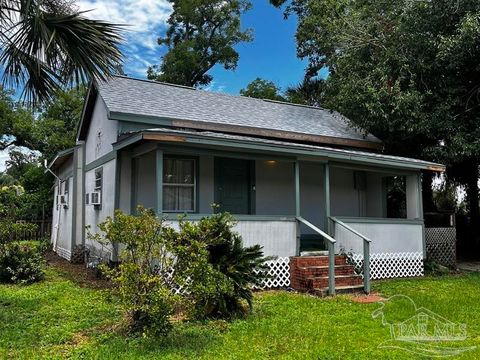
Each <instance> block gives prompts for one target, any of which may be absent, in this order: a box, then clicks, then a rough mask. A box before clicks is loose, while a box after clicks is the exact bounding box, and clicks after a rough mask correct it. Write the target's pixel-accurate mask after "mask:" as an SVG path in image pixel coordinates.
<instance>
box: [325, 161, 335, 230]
mask: <svg viewBox="0 0 480 360" xmlns="http://www.w3.org/2000/svg"><path fill="white" fill-rule="evenodd" d="M323 191H324V198H325V202H324V206H325V220H324V227H325V228H326V230H327V233H328V234H329V235H333V232H332V231H333V230H332V226H331V224H330V214H331V207H330V165H329V164H328V163H326V164H325V165H324V167H323Z"/></svg>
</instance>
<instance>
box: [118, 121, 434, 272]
mask: <svg viewBox="0 0 480 360" xmlns="http://www.w3.org/2000/svg"><path fill="white" fill-rule="evenodd" d="M115 147H116V151H117V161H118V163H119V165H120V166H118V167H117V176H118V182H117V186H118V194H117V197H118V199H117V202H118V206H117V207H118V208H120V209H122V210H123V211H126V212H131V213H133V212H134V211H135V208H136V206H137V205H143V206H145V207H148V208H153V209H155V211H156V213H157V214H158V215H159V216H162V217H166V218H167V219H168V220H169V221H170V222H171V223H172V225H173V226H176V224H177V222H178V220H177V216H178V215H179V214H186V217H187V219H190V220H198V219H200V218H201V217H203V216H205V215H209V214H212V212H214V211H228V212H230V213H232V214H233V215H234V216H235V218H236V219H237V220H238V224H237V230H238V232H239V233H240V234H241V235H242V237H243V240H244V244H245V245H253V244H260V245H262V246H263V248H264V253H265V255H267V256H278V257H279V259H282V258H283V259H284V258H288V257H290V256H298V255H300V254H302V253H304V252H308V251H316V250H322V249H328V250H330V253H331V255H332V256H333V254H334V253H335V254H339V253H342V254H351V256H352V258H353V259H357V260H358V261H359V263H365V261H363V259H364V257H365V256H369V257H372V256H380V255H376V254H387V256H390V257H391V256H395V254H397V255H398V256H402V254H407V253H408V254H414V255H413V256H415V257H416V258H418V259H420V262H421V260H422V259H423V257H424V254H425V245H424V230H423V219H422V213H423V211H422V200H421V172H420V170H421V169H422V168H427V166H433V165H428V164H429V163H423V162H418V163H415V162H412V161H410V159H403V158H396V157H389V156H385V155H378V154H374V153H366V152H359V151H353V150H343V149H331V148H324V147H320V146H311V145H303V144H291V143H284V142H279V141H275V140H263V139H262V140H259V139H256V138H248V137H243V136H233V135H226V134H218V133H208V134H205V133H197V132H187V131H178V130H170V129H168V130H167V129H162V130H157V131H144V132H142V133H139V134H134V135H132V136H129V137H127V138H126V139H123V140H121V141H119V142H118V143H117V144H115ZM432 170H433V169H432ZM394 194H397V196H395V197H394V196H393V195H394ZM398 195H399V196H398ZM212 204H216V206H217V207H215V208H212ZM367 240H368V241H367ZM366 247H367V248H366ZM392 254H394V255H392ZM408 256H412V255H408ZM422 271H423V268H422ZM418 275H420V273H418Z"/></svg>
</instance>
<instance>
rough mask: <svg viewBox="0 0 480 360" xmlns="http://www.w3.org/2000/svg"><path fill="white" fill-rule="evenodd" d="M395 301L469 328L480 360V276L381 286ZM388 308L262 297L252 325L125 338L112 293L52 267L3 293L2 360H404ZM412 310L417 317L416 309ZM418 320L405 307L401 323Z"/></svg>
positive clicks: (344, 300) (193, 327)
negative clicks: (382, 315)
mask: <svg viewBox="0 0 480 360" xmlns="http://www.w3.org/2000/svg"><path fill="white" fill-rule="evenodd" d="M373 285H374V290H376V291H379V292H380V293H381V294H383V295H384V296H386V297H388V296H391V295H395V294H404V295H408V296H410V297H411V298H412V299H413V300H414V301H415V302H416V304H417V305H418V306H425V307H426V308H428V309H430V310H431V311H433V312H435V313H438V314H439V315H441V316H444V317H445V318H448V319H449V320H451V321H454V322H458V323H466V324H467V332H468V338H467V340H465V341H464V342H461V344H458V346H477V345H478V346H479V348H478V349H475V350H473V351H468V352H464V353H463V354H461V355H460V357H458V358H461V359H475V358H479V357H480V301H478V299H480V275H478V274H464V275H450V276H442V277H436V278H429V277H426V278H419V279H404V280H389V281H380V282H374V284H373ZM378 307H379V304H378V303H373V304H361V303H357V302H354V301H352V298H351V297H349V296H337V297H335V298H324V299H320V298H315V297H311V296H308V295H301V294H293V293H287V292H280V291H279V292H273V291H272V292H264V293H258V294H257V295H256V297H255V310H254V313H253V314H252V315H250V316H249V317H248V318H247V319H246V320H237V321H233V322H231V323H227V322H223V321H210V322H203V323H200V322H195V323H183V324H177V325H175V328H174V331H173V333H172V334H171V335H169V336H168V337H166V338H163V339H158V338H157V339H151V338H128V337H125V336H124V335H121V334H120V333H119V332H118V331H115V329H114V325H115V324H116V323H118V321H119V320H120V319H121V313H120V311H119V309H118V307H117V306H116V304H115V302H114V301H113V300H111V299H109V297H108V296H107V292H106V290H102V289H93V288H90V287H88V286H87V285H85V283H79V282H76V281H75V279H74V278H72V276H70V275H69V274H67V273H65V271H64V270H63V269H62V268H61V267H57V266H50V267H49V269H48V271H47V276H46V280H45V281H43V282H42V283H38V284H34V285H29V286H18V285H1V286H0V358H9V359H66V358H68V359H116V360H117V359H268V358H271V359H273V358H275V359H276V358H283V359H370V358H382V359H404V358H412V359H414V358H418V355H415V354H410V353H409V352H406V351H404V350H392V349H382V348H379V347H378V345H379V344H380V343H382V342H383V341H386V340H388V339H389V338H390V333H389V329H388V328H387V327H383V326H382V325H381V321H380V319H379V318H377V319H373V318H372V316H371V313H372V312H373V311H374V310H375V309H377V308H378ZM410 311H411V309H410ZM408 314H409V309H408V307H400V308H398V309H396V311H395V312H393V315H392V316H398V317H399V318H401V317H403V318H405V316H407V315H408Z"/></svg>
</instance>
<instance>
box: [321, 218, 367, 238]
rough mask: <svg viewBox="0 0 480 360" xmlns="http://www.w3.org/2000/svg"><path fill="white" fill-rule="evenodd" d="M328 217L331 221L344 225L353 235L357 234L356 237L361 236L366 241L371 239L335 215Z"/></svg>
mask: <svg viewBox="0 0 480 360" xmlns="http://www.w3.org/2000/svg"><path fill="white" fill-rule="evenodd" d="M330 219H332V221H333V222H336V223H337V224H338V225H340V226H342V227H344V228H345V229H347V230H349V231H351V232H352V233H354V234H355V235H357V236H358V237H361V238H362V239H364V240H366V241H368V242H369V243H370V242H372V240H370V239H369V238H368V237H366V236H365V235H363V234H361V233H359V232H358V231H357V230H355V229H354V228H352V227H351V226H348V225H347V224H345V223H344V222H343V221H341V220H339V219H337V218H336V217H335V216H330Z"/></svg>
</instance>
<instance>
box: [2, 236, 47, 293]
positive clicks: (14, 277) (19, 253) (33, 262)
mask: <svg viewBox="0 0 480 360" xmlns="http://www.w3.org/2000/svg"><path fill="white" fill-rule="evenodd" d="M44 267H45V260H44V259H43V256H42V254H41V253H40V252H39V251H38V250H37V248H36V247H32V246H29V245H20V244H18V243H17V242H10V243H6V244H2V245H0V282H5V283H22V284H29V283H33V282H36V281H40V280H41V279H43V277H44V271H43V270H44Z"/></svg>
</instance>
